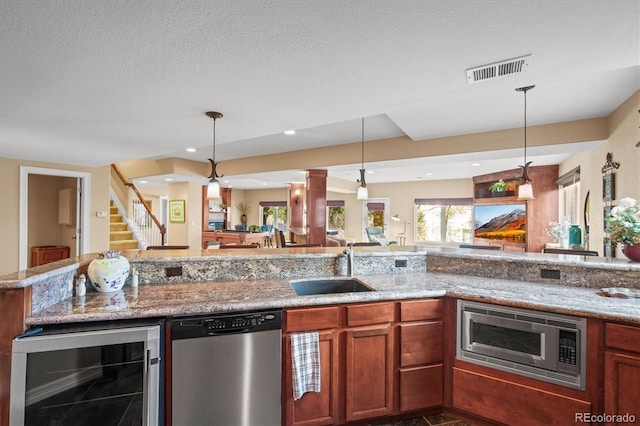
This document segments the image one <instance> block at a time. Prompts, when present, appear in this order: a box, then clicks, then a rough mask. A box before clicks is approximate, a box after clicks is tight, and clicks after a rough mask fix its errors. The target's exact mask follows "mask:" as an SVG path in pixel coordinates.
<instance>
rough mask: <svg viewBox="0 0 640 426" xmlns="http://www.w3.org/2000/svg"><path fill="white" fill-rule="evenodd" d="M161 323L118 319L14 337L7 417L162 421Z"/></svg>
mask: <svg viewBox="0 0 640 426" xmlns="http://www.w3.org/2000/svg"><path fill="white" fill-rule="evenodd" d="M162 329H163V323H162V322H160V321H153V322H149V321H144V322H129V321H126V322H115V323H114V324H111V323H93V324H86V325H82V326H70V327H59V326H58V327H45V328H44V330H43V331H42V332H40V333H37V334H34V335H31V336H26V337H24V336H19V337H17V338H16V339H14V341H13V350H12V362H11V409H10V424H12V425H23V424H24V425H43V424H65V425H79V424H114V425H115V424H136V425H158V424H162V418H161V406H162V398H161V393H160V385H159V384H160V383H161V380H162V370H161V359H162V358H161V353H162V352H161V349H162V347H163V344H162V335H163V333H162Z"/></svg>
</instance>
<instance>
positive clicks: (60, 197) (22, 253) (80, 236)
mask: <svg viewBox="0 0 640 426" xmlns="http://www.w3.org/2000/svg"><path fill="white" fill-rule="evenodd" d="M43 177H45V178H46V177H51V178H52V179H53V177H55V178H56V179H58V178H71V179H64V183H61V184H60V190H66V189H69V190H70V191H62V192H58V191H56V192H55V194H54V195H55V201H56V202H48V203H47V205H46V209H44V210H46V211H47V212H49V213H50V215H51V216H52V217H54V218H55V223H61V225H64V226H63V229H62V230H61V231H60V239H62V238H66V239H68V240H70V241H72V243H71V247H70V249H71V250H70V252H71V253H75V254H72V255H73V256H80V255H82V254H84V253H88V252H89V232H83V231H84V230H85V229H87V225H88V224H89V223H90V222H89V220H90V216H89V215H90V211H91V209H90V205H91V204H90V195H91V194H90V188H91V174H89V173H83V172H77V171H73V170H60V169H48V168H41V167H29V166H20V223H19V243H18V250H19V255H18V268H19V270H24V269H27V268H28V267H29V258H30V241H34V239H33V238H31V240H30V235H29V234H30V233H35V232H38V226H35V225H38V224H37V223H31V224H30V220H29V217H30V214H29V213H30V212H29V206H30V204H34V202H33V201H32V203H29V198H30V195H31V196H32V197H33V196H37V194H38V192H37V191H36V190H37V189H38V188H37V187H36V185H37V182H39V181H40V182H41V181H42V179H43ZM73 179H75V182H74V180H73ZM30 181H31V182H32V184H31V185H33V187H32V188H31V190H30ZM65 194H67V195H65ZM32 200H33V199H32ZM65 200H67V201H68V202H69V203H72V204H70V205H69V206H68V207H69V209H70V211H68V212H67V216H66V218H64V219H63V218H62V216H65V214H64V212H63V210H64V206H63V208H61V209H60V212H59V207H60V204H61V203H65V202H66V201H65ZM49 204H50V205H49ZM38 208H39V209H43V208H42V206H38ZM32 213H33V212H32ZM31 217H35V216H33V215H31ZM35 220H37V219H32V221H35ZM59 221H63V222H59ZM64 222H68V225H67V224H65V223H64ZM30 225H33V226H30ZM69 228H70V229H69ZM85 234H86V235H85ZM31 237H33V235H31ZM35 241H37V240H35Z"/></svg>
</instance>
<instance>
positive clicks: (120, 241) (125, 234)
mask: <svg viewBox="0 0 640 426" xmlns="http://www.w3.org/2000/svg"><path fill="white" fill-rule="evenodd" d="M109 217H110V219H109V227H110V230H109V250H112V251H122V250H131V249H137V248H138V240H135V239H133V232H131V231H128V230H127V224H126V223H125V222H123V221H122V215H121V214H119V213H118V207H117V206H114V205H113V201H112V202H111V212H110V216H109Z"/></svg>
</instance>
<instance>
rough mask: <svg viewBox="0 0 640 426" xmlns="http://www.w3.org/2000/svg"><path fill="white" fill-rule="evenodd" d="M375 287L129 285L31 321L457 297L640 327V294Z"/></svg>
mask: <svg viewBox="0 0 640 426" xmlns="http://www.w3.org/2000/svg"><path fill="white" fill-rule="evenodd" d="M357 278H359V279H360V280H362V281H363V282H365V283H367V284H368V285H370V286H371V287H373V288H375V289H376V291H374V292H365V293H347V294H336V295H321V296H297V295H296V294H295V293H294V291H293V290H292V288H291V286H290V284H289V280H277V279H272V280H248V281H227V282H209V283H179V284H163V285H158V286H156V285H142V286H140V287H138V288H137V289H136V288H131V287H126V288H125V289H123V290H122V291H120V292H116V293H108V294H100V293H90V294H88V295H87V296H86V297H85V298H78V297H74V298H72V299H68V300H65V301H63V302H60V303H58V304H56V305H53V306H51V307H49V308H47V309H45V310H43V311H42V312H40V313H38V314H36V315H34V316H32V317H30V318H28V320H27V323H28V324H29V325H40V324H52V323H63V322H80V321H98V320H115V319H129V318H148V317H163V316H174V315H194V314H205V313H216V312H231V311H242V310H252V309H268V308H285V307H296V306H314V305H325V304H336V303H355V302H372V301H381V300H397V299H411V298H423V297H442V296H445V295H447V296H452V297H457V298H462V299H469V300H476V301H483V302H488V303H497V304H504V305H510V306H519V307H523V308H529V309H539V310H546V311H551V312H559V313H566V314H572V315H580V316H588V317H596V318H601V319H608V320H614V321H624V322H628V323H634V324H640V299H616V298H607V297H604V296H602V295H600V292H599V290H597V289H591V288H576V287H569V286H560V285H554V284H542V283H532V282H523V281H512V280H502V279H487V278H481V277H471V276H460V275H453V274H440V273H411V274H405V275H360V276H357Z"/></svg>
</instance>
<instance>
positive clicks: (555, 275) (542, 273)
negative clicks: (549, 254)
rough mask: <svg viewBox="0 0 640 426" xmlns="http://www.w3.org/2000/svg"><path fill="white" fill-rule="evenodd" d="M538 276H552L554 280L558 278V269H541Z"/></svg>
mask: <svg viewBox="0 0 640 426" xmlns="http://www.w3.org/2000/svg"><path fill="white" fill-rule="evenodd" d="M540 278H553V279H554V280H559V279H560V270H559V269H541V270H540Z"/></svg>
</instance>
